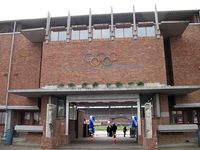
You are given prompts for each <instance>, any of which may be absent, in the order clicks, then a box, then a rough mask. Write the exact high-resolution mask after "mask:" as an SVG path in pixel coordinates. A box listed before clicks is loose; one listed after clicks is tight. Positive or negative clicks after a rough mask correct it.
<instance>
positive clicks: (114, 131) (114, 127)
mask: <svg viewBox="0 0 200 150" xmlns="http://www.w3.org/2000/svg"><path fill="white" fill-rule="evenodd" d="M112 131H113V134H116V132H117V126H116V125H115V123H114V124H113V126H112Z"/></svg>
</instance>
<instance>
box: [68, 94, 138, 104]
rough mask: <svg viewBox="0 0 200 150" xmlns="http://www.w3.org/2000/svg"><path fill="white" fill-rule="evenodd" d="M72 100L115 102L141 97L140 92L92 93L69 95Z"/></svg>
mask: <svg viewBox="0 0 200 150" xmlns="http://www.w3.org/2000/svg"><path fill="white" fill-rule="evenodd" d="M67 98H68V100H69V101H70V102H89V101H92V102H94V101H96V102H115V101H119V100H120V102H123V101H135V102H137V101H138V99H139V94H91V95H69V96H68V97H67Z"/></svg>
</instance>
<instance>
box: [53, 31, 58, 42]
mask: <svg viewBox="0 0 200 150" xmlns="http://www.w3.org/2000/svg"><path fill="white" fill-rule="evenodd" d="M51 41H58V32H54V31H51Z"/></svg>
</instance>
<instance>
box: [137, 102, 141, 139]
mask: <svg viewBox="0 0 200 150" xmlns="http://www.w3.org/2000/svg"><path fill="white" fill-rule="evenodd" d="M137 116H138V136H141V114H140V99H138V100H137Z"/></svg>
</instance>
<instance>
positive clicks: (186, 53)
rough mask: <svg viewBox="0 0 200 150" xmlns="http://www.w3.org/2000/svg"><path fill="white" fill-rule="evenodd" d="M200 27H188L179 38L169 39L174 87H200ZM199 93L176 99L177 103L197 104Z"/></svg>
mask: <svg viewBox="0 0 200 150" xmlns="http://www.w3.org/2000/svg"><path fill="white" fill-rule="evenodd" d="M199 33H200V25H189V26H188V27H187V29H186V30H185V32H184V33H183V35H182V36H181V37H176V38H171V50H172V61H173V73H174V84H175V85H200V78H199V77H200V35H199ZM199 96H200V91H197V92H194V93H192V94H189V95H187V96H185V97H183V96H178V97H176V102H177V103H189V102H194V103H197V102H199Z"/></svg>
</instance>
